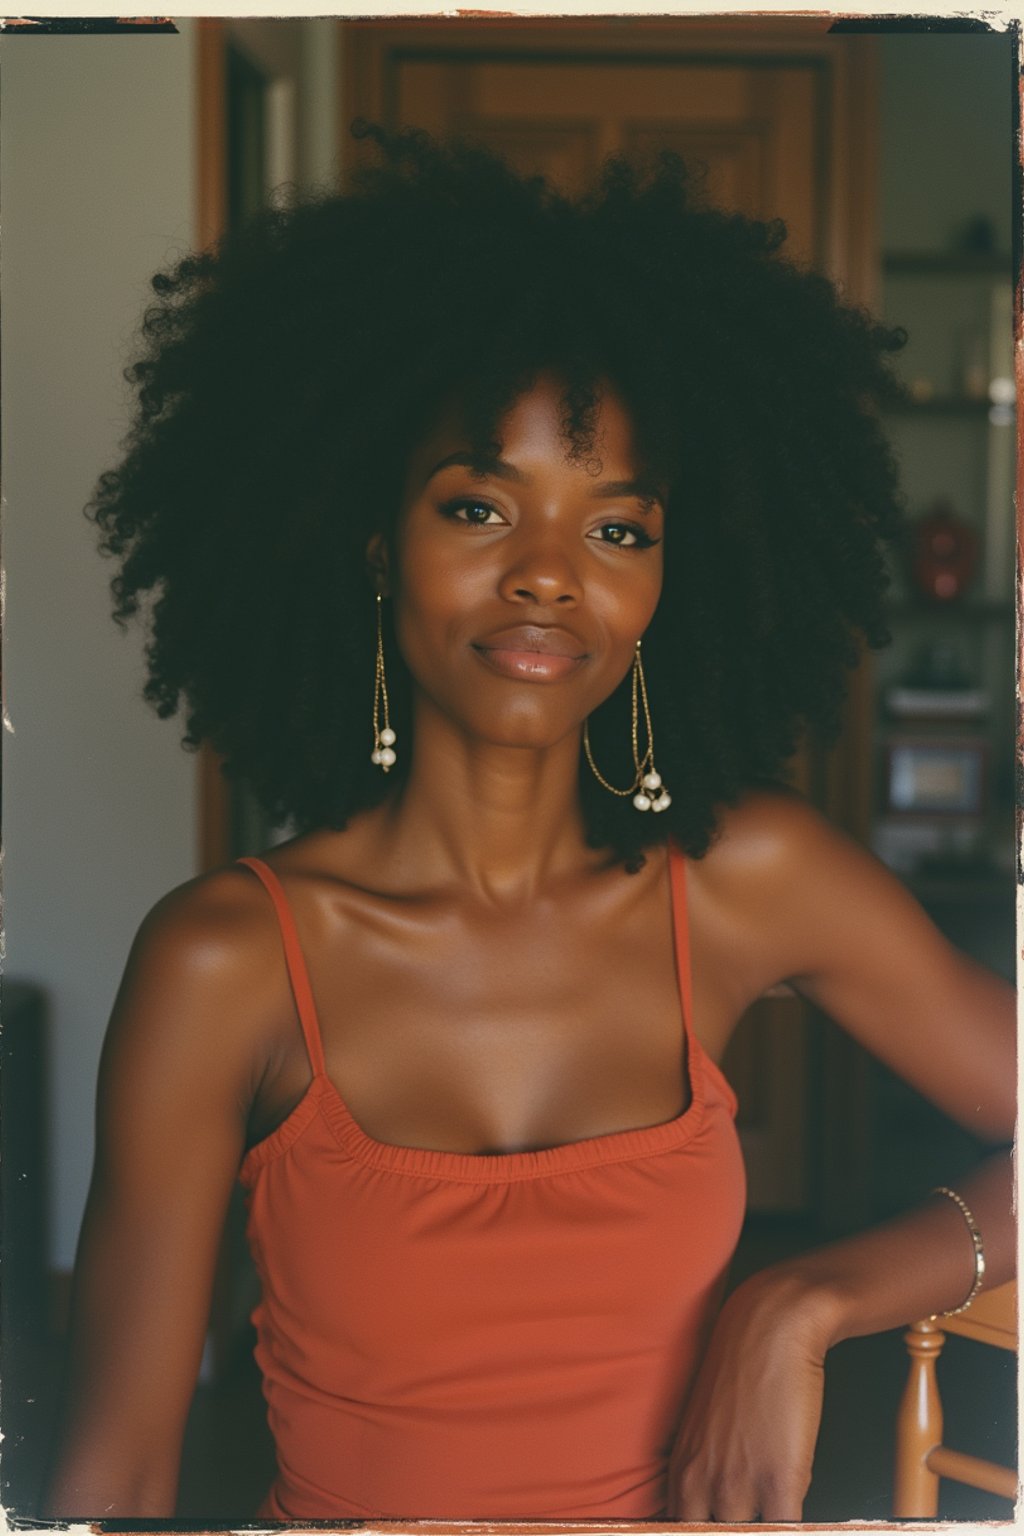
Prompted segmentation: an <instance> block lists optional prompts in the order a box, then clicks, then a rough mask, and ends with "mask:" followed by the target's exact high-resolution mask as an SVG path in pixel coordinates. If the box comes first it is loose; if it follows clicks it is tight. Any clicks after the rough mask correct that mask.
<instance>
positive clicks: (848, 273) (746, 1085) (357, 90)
mask: <svg viewBox="0 0 1024 1536" xmlns="http://www.w3.org/2000/svg"><path fill="white" fill-rule="evenodd" d="M826 24H827V23H823V22H822V21H821V20H820V19H817V20H810V21H796V22H792V21H790V22H788V23H781V24H780V23H779V22H767V23H766V24H765V25H764V26H763V27H760V28H759V27H758V26H756V25H754V26H752V25H751V23H750V22H749V21H746V20H744V21H741V22H740V23H739V24H738V25H737V24H733V25H730V24H729V23H728V22H724V23H723V22H721V21H718V22H714V23H712V22H708V21H707V20H698V21H686V20H682V21H675V22H673V21H671V20H665V19H658V20H656V21H655V20H648V19H645V18H628V19H627V18H615V19H613V20H609V21H607V22H604V23H595V22H593V21H588V22H577V21H571V20H566V19H552V20H550V21H547V22H542V23H538V22H536V21H531V22H525V21H524V22H495V21H480V22H477V23H468V22H461V21H452V22H444V21H440V22H439V21H427V22H420V23H413V24H410V23H392V22H347V23H346V22H343V23H340V33H341V48H342V55H343V56H342V66H343V70H344V75H343V78H344V79H345V80H346V98H347V101H346V107H347V110H346V113H345V114H344V115H345V117H346V118H347V119H351V117H353V116H356V115H358V116H363V117H368V118H370V119H372V120H376V121H379V122H383V123H385V124H387V125H388V126H391V127H395V126H399V125H402V126H405V125H411V126H415V127H420V128H426V129H428V130H429V131H431V132H433V133H435V134H448V133H453V132H454V133H461V134H468V135H472V137H473V138H475V139H476V140H478V141H483V142H484V143H486V144H488V145H490V146H491V147H492V148H494V149H496V150H497V151H499V152H500V153H501V154H503V155H504V156H505V157H506V158H507V159H508V160H509V161H510V163H511V164H512V165H514V166H515V167H516V168H517V169H519V170H521V171H523V172H526V173H536V172H539V173H541V174H543V175H544V176H546V177H548V178H549V179H550V180H551V181H552V182H553V183H554V184H555V185H557V186H559V187H562V188H563V189H565V190H568V191H575V190H578V189H579V188H581V187H583V186H584V185H586V184H587V183H588V182H589V181H590V180H591V178H592V177H593V175H594V173H595V171H596V170H597V169H598V167H599V165H600V163H601V161H602V160H603V159H604V158H605V157H606V156H607V155H609V154H613V153H617V154H625V155H627V156H634V155H637V154H644V155H646V154H648V153H650V152H651V151H653V150H656V149H658V148H660V147H666V148H669V149H673V150H675V151H677V152H678V153H679V154H681V155H682V156H683V157H684V158H685V159H687V160H688V161H691V162H693V161H696V162H701V163H702V164H703V165H704V166H705V167H706V172H707V186H708V191H709V194H710V196H711V197H712V198H713V199H714V200H715V201H716V202H718V203H719V204H721V205H723V206H725V207H728V208H734V209H738V210H741V211H743V212H745V213H748V214H752V215H754V216H756V217H762V218H766V217H774V216H780V217H782V218H783V219H784V220H785V222H786V225H787V228H788V231H789V239H788V241H787V245H786V250H787V251H788V252H789V253H791V254H792V255H793V256H795V257H797V258H798V259H800V260H805V261H809V262H811V263H814V264H816V265H818V266H821V267H823V268H825V269H826V270H829V271H831V272H832V274H833V275H835V276H837V277H840V278H842V279H844V280H845V281H846V283H847V285H848V286H854V287H856V286H857V284H856V280H855V279H856V276H857V275H859V276H860V277H862V278H863V276H864V275H865V274H866V273H867V271H868V270H869V268H870V238H871V236H870V220H869V219H868V218H866V217H865V215H866V212H867V197H866V194H867V192H868V191H869V187H868V185H867V183H866V182H865V181H863V180H862V181H859V182H858V180H857V178H856V177H852V176H850V175H849V174H847V172H848V171H849V169H850V168H851V167H852V166H853V165H854V164H855V163H857V164H858V169H859V170H861V171H862V168H863V167H862V162H857V161H856V156H855V155H854V154H853V153H851V139H852V138H853V136H854V135H855V134H857V133H860V134H861V136H863V128H864V124H863V123H860V124H858V123H856V122H855V121H854V119H855V117H856V115H857V113H858V112H860V111H863V109H864V107H865V106H866V104H867V102H868V101H869V99H870V97H869V92H868V90H867V86H868V69H869V58H868V56H867V54H866V52H865V50H864V48H863V46H862V45H861V44H860V40H857V41H856V42H854V41H853V40H850V39H844V40H843V41H842V42H840V40H839V39H836V38H829V37H827V35H826V34H825V31H824V26H825V25H826ZM851 42H853V46H852V47H851V46H850V44H851ZM844 44H845V46H844ZM348 109H350V110H348ZM858 152H859V154H860V155H862V156H863V154H864V153H865V148H864V145H863V143H862V144H861V145H859V146H858ZM356 154H358V151H354V150H353V148H352V145H351V143H350V142H348V143H346V144H344V145H343V146H342V158H343V163H344V162H346V161H347V163H351V162H352V159H353V158H354V157H355V155H356ZM858 220H859V221H860V222H859V228H860V231H861V237H862V238H861V245H860V247H859V249H858V251H857V252H856V253H854V252H852V251H851V250H850V248H849V246H848V244H847V241H846V236H847V232H848V231H849V230H850V229H851V228H853V227H858ZM864 242H867V246H866V247H865V244H864ZM857 258H859V272H855V268H857V265H858V261H857ZM851 278H854V282H853V283H851ZM861 286H862V288H863V286H865V285H863V284H862V285H861ZM861 296H862V297H870V295H869V294H866V293H863V292H862V294H861ZM847 745H848V746H849V745H850V743H847ZM857 745H858V743H857V741H856V739H855V740H854V742H853V746H854V748H855V749H856V748H857ZM865 745H866V744H865V743H864V742H863V741H862V742H861V743H860V750H861V752H862V755H865ZM844 771H845V773H846V775H847V780H849V778H850V774H849V767H848V765H846V766H845V767H844ZM793 776H794V781H795V782H796V784H797V785H798V787H799V788H800V789H802V790H803V791H804V792H805V793H808V794H810V795H811V796H812V798H814V799H816V800H818V801H819V802H821V803H823V804H825V805H826V807H827V809H828V810H829V811H830V813H831V814H832V815H833V816H834V817H835V818H836V819H838V820H840V821H845V822H846V823H847V824H849V823H850V822H851V821H854V820H856V816H857V808H856V803H855V802H856V795H857V793H858V792H859V793H860V796H861V800H862V803H863V793H864V786H865V784H866V771H865V770H862V771H861V773H860V775H859V776H858V775H853V783H854V792H853V794H850V793H847V794H846V795H845V796H837V794H836V790H835V787H834V779H835V775H834V774H833V775H830V774H829V773H828V771H827V765H825V764H823V763H822V762H820V761H818V760H817V759H816V757H815V755H814V753H813V752H812V751H810V750H809V749H807V748H805V749H804V750H803V751H802V752H801V754H800V756H799V758H798V760H797V762H796V763H795V765H794V774H793ZM847 788H848V789H849V784H847ZM697 963H698V964H699V957H698V960H697ZM807 1014H808V1011H807V1009H806V1008H805V1006H804V1005H803V1003H802V1002H801V1001H800V1000H799V999H797V998H796V997H795V996H792V995H781V996H773V997H768V998H764V999H762V1000H760V1001H759V1002H758V1003H757V1004H755V1006H754V1007H753V1008H752V1009H751V1010H750V1011H749V1012H748V1014H747V1015H746V1017H745V1018H744V1019H743V1021H742V1022H741V1025H740V1027H739V1029H738V1030H737V1032H736V1035H735V1037H734V1040H733V1042H732V1043H731V1045H730V1047H729V1050H728V1052H727V1055H726V1058H725V1061H724V1063H723V1066H724V1068H725V1071H726V1073H727V1074H728V1075H729V1077H730V1078H731V1080H732V1081H733V1083H734V1084H735V1086H736V1088H737V1091H738V1094H739V1099H740V1117H739V1126H740V1134H741V1139H742V1142H743V1147H744V1153H745V1156H746V1160H747V1167H748V1177H749V1186H750V1207H751V1209H753V1210H759V1211H800V1210H804V1209H806V1208H807V1207H808V1205H809V1203H810V1201H811V1198H812V1180H811V1178H810V1177H809V1168H808V1149H809V1131H808V1114H807V1101H808V1076H809V1068H808V1022H809V1021H808V1016H807Z"/></svg>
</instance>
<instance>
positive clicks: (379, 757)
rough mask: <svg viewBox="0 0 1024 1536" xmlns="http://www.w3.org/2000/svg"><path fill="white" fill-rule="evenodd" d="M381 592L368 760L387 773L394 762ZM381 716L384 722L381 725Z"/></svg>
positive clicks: (378, 605)
mask: <svg viewBox="0 0 1024 1536" xmlns="http://www.w3.org/2000/svg"><path fill="white" fill-rule="evenodd" d="M381 607H382V599H381V594H380V593H379V592H378V593H377V662H376V668H375V671H374V676H373V751H372V753H371V754H370V761H371V762H372V763H376V764H377V766H378V768H383V770H384V772H385V773H387V772H388V770H389V769H390V768H392V767H393V766H394V763H395V733H394V731H393V730H392V729H391V715H390V713H389V711H388V682H387V678H386V676H385V674H384V631H383V626H382V623H381ZM382 717H383V720H384V724H383V726H382V725H381V718H382Z"/></svg>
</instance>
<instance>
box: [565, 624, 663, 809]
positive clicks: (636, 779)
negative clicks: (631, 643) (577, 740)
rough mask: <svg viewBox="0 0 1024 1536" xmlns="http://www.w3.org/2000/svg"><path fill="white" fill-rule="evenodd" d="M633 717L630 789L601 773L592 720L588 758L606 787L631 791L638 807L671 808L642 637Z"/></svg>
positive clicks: (635, 660) (635, 665)
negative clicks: (657, 756)
mask: <svg viewBox="0 0 1024 1536" xmlns="http://www.w3.org/2000/svg"><path fill="white" fill-rule="evenodd" d="M631 693H632V701H633V702H632V721H631V744H632V748H633V767H634V769H635V773H634V776H633V782H632V784H630V785H629V787H628V788H627V789H616V788H615V785H614V784H609V783H608V780H607V779H606V778H605V777H604V775H603V774H602V773H601V771H600V769H599V768H598V766H597V764H596V763H595V762H594V754H593V752H592V751H591V749H590V722H589V720H588V721H585V722H584V726H583V750H584V752H585V753H586V754H587V762H588V763H589V764H590V767H591V771H592V772H593V775H594V777H595V779H596V780H597V782H598V783H599V784H600V785H601V787H602V789H607V790H608V791H609V792H610V793H611V794H613V795H618V796H620V798H622V799H624V798H625V797H626V796H627V795H632V796H633V804H634V805H635V806H636V808H637V810H638V811H667V810H668V808H669V806H670V805H671V804H672V796H671V795H670V794H669V792H668V790H667V789H666V788H665V786H664V785H663V784H662V782H661V774H660V773H659V772H658V770H657V768H655V766H654V732H653V730H652V729H651V706H650V703H649V701H648V698H647V681H646V679H645V677H644V664H643V662H642V660H641V659H640V641H639V640H638V641H637V643H636V650H635V651H634V652H633V677H632V687H631ZM641 712H642V713H643V719H644V731H645V734H646V737H647V744H646V746H645V748H644V750H643V752H641V751H640V715H641ZM659 791H660V793H659Z"/></svg>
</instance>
